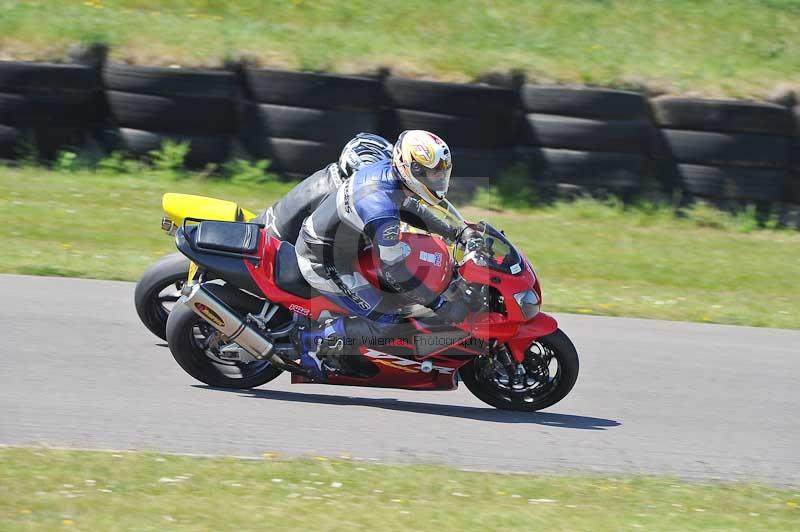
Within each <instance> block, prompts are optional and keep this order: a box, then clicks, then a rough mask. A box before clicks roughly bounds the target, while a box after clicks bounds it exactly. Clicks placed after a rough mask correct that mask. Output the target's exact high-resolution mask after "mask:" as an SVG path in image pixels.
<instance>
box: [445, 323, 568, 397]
mask: <svg viewBox="0 0 800 532" xmlns="http://www.w3.org/2000/svg"><path fill="white" fill-rule="evenodd" d="M523 366H524V367H525V370H526V376H525V379H524V382H523V383H517V385H516V386H514V385H512V384H511V382H512V380H511V378H510V376H509V375H508V372H507V371H506V369H505V368H503V367H502V366H500V365H498V364H494V363H493V361H491V360H483V359H482V358H477V359H475V360H473V361H472V362H470V363H469V364H467V365H465V366H464V367H463V368H461V370H460V371H459V375H460V376H461V380H462V381H463V382H464V384H465V385H466V386H467V388H468V389H469V391H470V392H472V394H473V395H474V396H475V397H477V398H478V399H480V400H481V401H483V402H484V403H486V404H489V405H492V406H493V407H495V408H499V409H501V410H516V411H520V412H535V411H537V410H542V409H543V408H547V407H549V406H553V405H554V404H556V403H557V402H559V401H560V400H562V399H563V398H564V397H566V396H567V394H568V393H569V392H570V391H571V390H572V387H573V386H575V381H576V380H577V379H578V369H579V363H578V352H577V351H576V350H575V346H574V345H573V344H572V341H571V340H570V339H569V337H568V336H567V335H566V334H564V332H563V331H562V330H561V329H557V330H556V331H555V332H553V333H551V334H549V335H547V336H543V337H542V338H539V339H538V340H536V341H535V342H533V343H532V344H531V345H530V347H529V348H528V351H527V353H526V356H525V361H524V363H523Z"/></svg>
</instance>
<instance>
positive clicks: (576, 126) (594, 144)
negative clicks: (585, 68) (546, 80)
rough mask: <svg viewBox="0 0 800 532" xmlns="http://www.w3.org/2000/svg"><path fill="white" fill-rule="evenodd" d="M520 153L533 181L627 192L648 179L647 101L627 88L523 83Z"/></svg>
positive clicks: (636, 188)
mask: <svg viewBox="0 0 800 532" xmlns="http://www.w3.org/2000/svg"><path fill="white" fill-rule="evenodd" d="M520 101H521V104H522V107H523V108H524V109H525V110H526V111H528V114H527V115H525V118H524V122H523V127H522V129H521V133H520V135H519V144H520V146H519V147H518V148H517V153H518V155H519V156H520V157H521V158H522V160H523V161H524V162H525V164H526V165H527V166H528V168H529V169H530V173H531V175H532V177H533V179H535V180H538V181H541V182H543V183H550V184H555V185H567V186H570V187H578V188H579V189H585V190H588V191H600V190H604V191H613V192H615V193H619V194H623V195H625V196H630V195H633V194H634V193H635V192H636V191H637V190H641V189H642V188H643V185H644V183H645V181H648V180H649V177H650V176H651V174H652V173H653V172H652V164H651V163H650V160H649V158H648V151H649V145H650V139H651V138H652V137H653V133H652V129H653V125H652V121H651V120H650V118H649V116H650V115H649V110H648V106H647V101H646V100H645V99H644V97H643V96H642V95H641V94H637V93H634V92H628V91H616V90H607V89H593V88H586V87H551V86H533V85H528V86H524V87H522V89H521V92H520Z"/></svg>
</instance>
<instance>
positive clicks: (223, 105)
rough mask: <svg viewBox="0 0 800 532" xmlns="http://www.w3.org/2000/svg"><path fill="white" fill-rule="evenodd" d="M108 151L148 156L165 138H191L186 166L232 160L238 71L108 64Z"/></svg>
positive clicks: (104, 74) (106, 78)
mask: <svg viewBox="0 0 800 532" xmlns="http://www.w3.org/2000/svg"><path fill="white" fill-rule="evenodd" d="M103 82H104V84H105V88H106V98H107V100H108V105H109V109H110V113H111V123H110V124H109V128H108V129H107V130H106V131H105V135H104V140H105V144H106V148H107V149H108V150H112V151H113V150H116V151H123V152H126V153H130V154H133V155H137V156H146V155H148V153H149V152H151V151H153V150H156V149H158V148H160V147H161V145H162V144H163V143H164V141H167V140H170V141H175V142H188V144H189V151H188V154H187V158H186V164H187V165H188V166H191V167H203V166H205V165H207V164H209V163H221V162H224V161H226V160H227V159H228V158H229V156H230V153H231V145H232V139H233V136H234V133H235V132H236V130H237V113H236V98H237V94H238V85H237V80H236V75H235V74H234V73H233V72H229V71H222V70H190V69H182V68H154V67H142V66H132V65H124V64H114V63H111V64H108V65H106V67H105V68H104V70H103Z"/></svg>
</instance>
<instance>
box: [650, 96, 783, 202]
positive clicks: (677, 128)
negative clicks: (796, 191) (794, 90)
mask: <svg viewBox="0 0 800 532" xmlns="http://www.w3.org/2000/svg"><path fill="white" fill-rule="evenodd" d="M652 106H653V115H654V119H655V121H656V125H657V127H658V132H659V134H658V140H657V142H656V143H655V144H654V149H653V153H654V155H655V156H656V158H658V159H660V160H662V161H663V162H665V163H666V164H664V165H662V167H661V168H662V171H664V172H665V173H664V174H663V177H664V179H665V181H667V182H669V183H671V185H672V186H673V188H676V189H680V190H682V191H683V192H684V194H685V195H686V196H687V197H700V198H706V199H711V200H715V201H716V200H719V201H724V202H738V203H747V202H757V203H761V204H765V203H772V202H780V201H791V198H790V197H789V194H788V193H787V190H788V188H789V167H790V166H791V163H790V159H791V156H792V155H791V154H792V151H793V150H792V143H793V137H794V138H796V135H797V125H796V123H795V119H794V117H793V116H792V113H791V110H790V109H788V108H786V107H781V106H778V105H774V104H767V103H757V102H748V101H736V100H712V99H709V100H704V99H695V98H673V97H663V98H656V99H654V100H653V101H652Z"/></svg>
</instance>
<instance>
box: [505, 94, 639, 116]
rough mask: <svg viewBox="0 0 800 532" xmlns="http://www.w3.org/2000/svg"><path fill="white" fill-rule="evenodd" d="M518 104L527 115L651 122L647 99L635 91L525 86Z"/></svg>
mask: <svg viewBox="0 0 800 532" xmlns="http://www.w3.org/2000/svg"><path fill="white" fill-rule="evenodd" d="M520 101H521V103H522V108H523V109H524V110H525V111H527V112H529V113H543V114H550V115H562V116H577V117H584V118H602V119H607V120H643V121H648V122H649V120H650V111H649V106H648V104H647V100H646V99H645V97H644V95H642V94H639V93H637V92H629V91H618V90H610V89H597V88H589V87H560V86H541V85H526V86H524V87H522V89H521V91H520Z"/></svg>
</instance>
